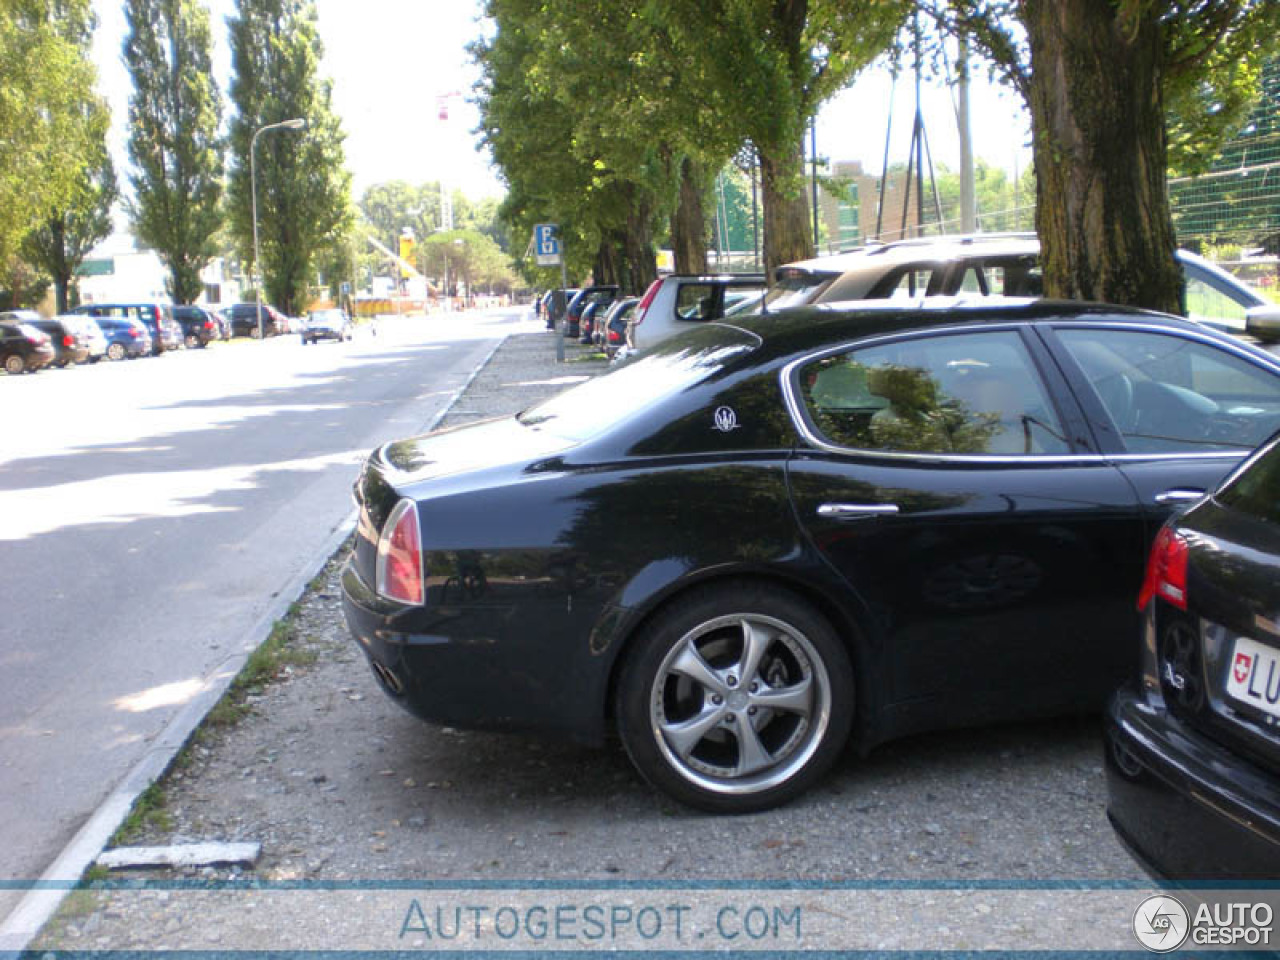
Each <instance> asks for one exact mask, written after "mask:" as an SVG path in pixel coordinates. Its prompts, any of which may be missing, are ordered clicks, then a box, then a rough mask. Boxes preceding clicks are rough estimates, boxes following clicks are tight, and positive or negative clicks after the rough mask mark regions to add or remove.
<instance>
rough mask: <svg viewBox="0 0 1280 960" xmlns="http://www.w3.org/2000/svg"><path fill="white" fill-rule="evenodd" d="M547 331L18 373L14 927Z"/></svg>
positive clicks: (3, 762)
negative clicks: (385, 497) (54, 868)
mask: <svg viewBox="0 0 1280 960" xmlns="http://www.w3.org/2000/svg"><path fill="white" fill-rule="evenodd" d="M525 317H526V311H506V312H504V313H494V314H488V315H481V314H468V315H458V316H453V317H448V318H445V317H435V318H430V319H427V320H424V319H422V318H416V319H410V318H405V319H403V320H392V321H383V322H381V323H380V325H379V331H378V335H377V336H371V335H370V334H369V333H368V332H367V331H362V332H361V333H360V335H359V336H358V337H357V339H356V340H355V341H354V342H352V343H346V344H329V343H325V344H318V345H314V346H307V347H303V346H302V345H301V343H300V342H299V338H297V337H292V336H290V337H282V338H279V339H275V340H270V341H267V342H265V343H252V342H233V343H230V344H218V345H215V346H214V347H212V348H210V349H208V350H197V351H182V352H178V353H174V354H171V355H166V356H163V357H160V358H155V359H146V360H136V361H126V362H120V363H106V362H104V363H99V364H97V365H94V366H90V367H84V368H73V369H68V370H46V371H42V372H40V373H38V374H36V375H33V376H21V377H7V376H6V377H2V378H0V409H3V411H4V414H3V420H4V427H3V437H4V442H3V446H2V447H0V583H2V584H3V587H2V588H0V602H2V610H3V615H2V616H0V693H2V695H0V850H3V851H4V855H3V858H0V918H3V916H4V915H5V914H6V913H7V912H8V911H9V910H10V909H12V906H13V905H14V903H15V902H16V899H17V896H18V894H19V891H18V890H16V889H13V888H16V887H17V886H18V885H19V883H20V882H21V881H29V880H32V879H35V878H38V877H39V876H40V875H41V874H42V873H43V871H44V870H45V869H46V867H47V866H48V865H49V864H50V863H51V862H52V860H53V859H54V858H55V856H56V855H57V854H58V852H59V851H60V850H61V849H62V848H63V847H64V846H65V845H66V843H67V842H68V840H69V839H70V838H71V837H72V836H73V835H74V834H75V832H76V831H77V830H78V829H79V827H80V826H81V824H83V823H84V822H85V820H86V818H87V817H88V816H89V815H90V814H91V813H92V812H93V811H94V809H95V808H96V807H97V805H98V804H100V803H101V802H102V800H103V798H104V797H106V796H107V795H108V794H109V792H110V791H111V790H112V788H113V787H114V785H115V784H116V783H118V782H119V781H120V780H121V778H122V777H123V776H124V775H125V773H126V772H127V771H128V770H129V769H130V768H131V767H132V766H133V765H134V764H135V763H136V762H137V761H138V758H139V757H140V756H141V755H142V754H143V753H144V751H145V750H146V748H147V745H148V743H149V742H151V741H153V740H154V739H155V737H156V736H157V735H158V733H159V732H160V731H161V730H163V728H164V727H165V725H166V724H167V723H168V722H169V721H170V720H171V718H172V717H173V716H174V715H175V714H176V713H177V712H178V711H179V710H180V709H181V708H182V707H183V705H184V704H185V703H187V702H189V701H190V699H191V698H192V697H193V696H194V695H195V693H196V692H197V691H199V690H200V689H201V688H202V687H203V686H204V684H205V683H206V682H207V681H208V679H209V677H210V676H211V674H212V673H215V672H216V671H217V670H218V667H219V664H221V663H223V662H224V661H225V660H226V659H227V657H228V656H229V655H230V654H231V653H232V652H234V651H236V650H237V649H238V648H239V647H241V646H242V645H243V642H244V637H245V636H246V635H247V634H248V633H249V632H250V631H251V630H252V628H253V627H254V626H255V624H257V623H258V622H259V621H260V620H261V619H262V618H263V617H264V615H266V614H267V613H268V612H269V611H270V610H271V608H272V606H273V600H274V598H275V597H276V596H277V595H278V594H279V592H280V591H281V589H282V588H283V587H285V585H286V584H288V583H289V582H290V580H291V579H294V578H296V577H297V576H298V574H299V572H300V571H302V570H305V569H306V568H307V566H308V564H312V563H314V561H315V559H316V557H317V555H318V554H319V552H320V551H321V550H322V549H323V548H324V547H325V545H326V543H327V542H328V541H329V540H330V539H331V537H332V535H333V533H334V531H335V530H336V528H337V527H339V526H340V525H341V524H342V522H343V520H344V519H345V518H346V517H347V516H348V515H349V513H350V511H351V498H350V484H351V481H352V479H353V478H354V475H355V470H356V468H357V465H358V463H359V461H360V459H361V458H362V457H363V456H364V455H365V454H366V453H367V452H368V450H369V449H370V448H371V447H373V446H374V445H376V444H377V443H379V442H381V441H383V440H386V439H389V438H392V437H395V436H403V435H405V434H406V433H411V432H414V431H416V430H418V429H420V428H422V427H424V426H425V425H427V424H429V423H431V422H432V421H433V420H434V419H435V418H436V417H437V416H438V415H439V413H440V412H441V411H442V410H443V409H444V408H445V407H446V405H447V404H448V403H449V401H450V400H451V398H452V397H453V396H454V395H455V394H456V393H457V391H458V390H459V389H461V388H462V387H463V386H464V385H465V383H466V382H467V379H468V378H469V376H470V375H471V374H472V372H473V371H474V370H475V369H476V367H477V366H478V365H479V364H480V363H481V362H482V361H483V360H484V359H485V357H487V356H488V355H489V353H490V352H491V351H492V349H493V348H494V346H495V345H496V343H497V342H498V338H499V337H501V336H502V335H504V334H505V333H507V332H510V331H512V330H515V329H521V328H522V327H523V326H524V318H525ZM5 886H8V887H10V888H11V889H8V890H5V889H3V888H4V887H5Z"/></svg>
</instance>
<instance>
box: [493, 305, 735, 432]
mask: <svg viewBox="0 0 1280 960" xmlns="http://www.w3.org/2000/svg"><path fill="white" fill-rule="evenodd" d="M759 342H760V341H759V338H757V337H756V336H755V334H751V333H747V332H746V331H744V330H738V329H735V328H733V327H724V326H714V327H699V328H696V329H694V330H691V331H689V332H688V333H686V334H683V335H682V336H678V337H673V338H671V339H670V340H665V341H663V342H662V343H659V344H656V345H655V346H654V347H653V348H652V349H651V350H647V351H645V352H644V353H643V354H640V355H638V356H637V357H635V358H634V359H632V360H629V361H627V362H626V363H624V364H622V365H621V366H619V367H617V368H616V369H613V370H610V371H609V372H608V373H605V374H601V375H600V376H598V377H596V378H594V379H592V380H588V381H587V382H586V383H583V384H579V385H578V386H576V387H573V388H571V389H569V390H566V391H565V392H564V393H561V394H557V395H556V396H554V397H552V398H551V399H550V400H545V401H543V402H542V403H539V404H537V405H536V406H533V407H530V408H529V409H528V410H526V411H524V412H523V413H522V414H520V415H519V417H518V418H517V419H518V420H519V421H520V422H521V423H523V424H524V425H525V426H527V427H536V428H538V429H543V430H547V431H549V432H550V433H553V434H555V435H556V436H559V437H565V438H566V439H569V440H577V441H582V440H586V439H588V438H590V437H593V436H595V435H596V434H598V433H601V432H602V431H604V430H605V429H607V428H608V427H611V426H613V425H614V424H617V423H621V422H622V421H624V420H626V419H629V418H630V417H632V416H635V415H637V414H639V413H640V412H641V411H643V410H645V409H647V408H649V407H652V406H653V405H654V404H655V403H657V402H659V401H660V400H663V399H665V398H667V397H670V396H674V395H675V394H677V393H680V392H681V391H683V390H687V389H688V388H689V387H692V386H694V385H695V384H697V383H701V382H702V381H703V380H706V379H708V378H710V377H712V376H714V375H715V374H716V373H717V372H718V371H719V370H720V369H722V368H723V367H724V366H725V365H726V364H728V363H730V362H731V361H733V360H735V359H737V358H738V357H741V356H743V355H745V354H748V353H750V352H751V351H752V350H754V349H755V347H756V346H757V345H758V344H759Z"/></svg>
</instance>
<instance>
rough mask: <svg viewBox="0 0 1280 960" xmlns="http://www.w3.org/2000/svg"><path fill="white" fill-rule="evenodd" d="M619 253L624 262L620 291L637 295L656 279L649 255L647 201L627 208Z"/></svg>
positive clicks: (654, 260)
mask: <svg viewBox="0 0 1280 960" xmlns="http://www.w3.org/2000/svg"><path fill="white" fill-rule="evenodd" d="M622 250H623V258H624V260H625V261H626V272H625V274H624V275H623V277H622V278H621V282H622V288H623V289H622V292H623V293H624V294H627V293H630V294H634V295H636V296H639V295H640V294H642V293H644V292H645V290H647V289H648V288H649V284H651V283H653V281H654V279H655V278H656V277H657V276H658V261H657V258H656V257H655V256H654V254H653V214H652V211H651V209H650V206H649V204H648V203H647V202H644V203H638V204H635V205H633V206H632V207H631V208H630V212H629V213H628V214H627V229H626V233H625V235H624V238H623V246H622Z"/></svg>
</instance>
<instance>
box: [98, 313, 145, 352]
mask: <svg viewBox="0 0 1280 960" xmlns="http://www.w3.org/2000/svg"><path fill="white" fill-rule="evenodd" d="M92 319H93V321H94V322H95V323H96V324H97V325H98V328H99V329H100V330H101V331H102V334H103V336H104V337H106V340H107V359H108V360H124V359H125V358H126V357H127V358H129V359H131V360H132V359H134V358H135V357H144V356H146V355H147V354H149V353H150V352H151V334H150V333H149V332H147V328H146V327H144V326H143V325H142V321H141V320H135V319H134V318H132V317H115V316H111V317H93V318H92Z"/></svg>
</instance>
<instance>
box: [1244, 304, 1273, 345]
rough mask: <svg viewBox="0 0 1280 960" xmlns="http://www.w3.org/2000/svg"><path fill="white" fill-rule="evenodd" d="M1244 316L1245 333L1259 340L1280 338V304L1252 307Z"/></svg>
mask: <svg viewBox="0 0 1280 960" xmlns="http://www.w3.org/2000/svg"><path fill="white" fill-rule="evenodd" d="M1244 318H1245V319H1244V329H1245V333H1247V334H1249V335H1250V336H1254V337H1257V338H1258V339H1259V340H1280V305H1277V304H1265V305H1263V306H1258V307H1250V308H1249V309H1248V310H1246V311H1245V314H1244Z"/></svg>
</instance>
